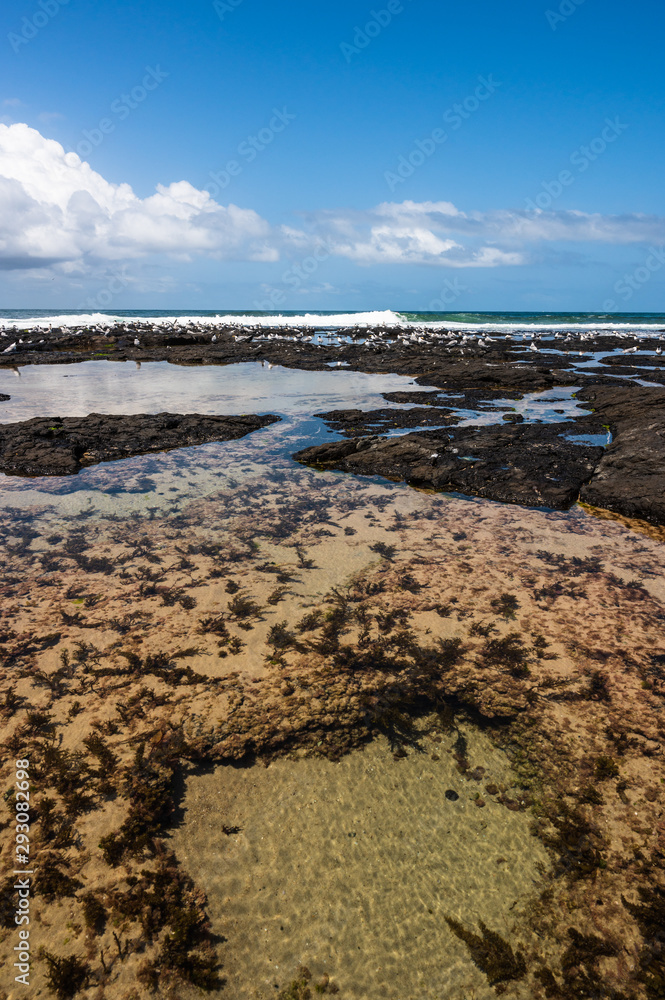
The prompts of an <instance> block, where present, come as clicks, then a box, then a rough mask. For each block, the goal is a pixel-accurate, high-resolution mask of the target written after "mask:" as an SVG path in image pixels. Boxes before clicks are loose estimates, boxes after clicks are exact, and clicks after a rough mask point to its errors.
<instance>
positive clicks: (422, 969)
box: [0, 438, 665, 1000]
mask: <svg viewBox="0 0 665 1000" xmlns="http://www.w3.org/2000/svg"><path fill="white" fill-rule="evenodd" d="M251 440H252V443H251V444H250V443H249V442H234V443H229V444H224V445H206V446H203V447H201V448H197V449H193V450H191V451H187V452H174V453H171V454H168V455H164V456H159V457H158V458H155V457H154V456H151V457H144V458H140V459H132V460H129V461H127V462H122V463H117V464H116V465H114V466H108V467H100V468H97V469H95V470H87V471H86V473H85V474H84V475H82V476H80V477H77V480H76V482H75V483H74V484H72V483H70V482H66V481H64V480H52V481H50V482H45V481H43V480H39V481H36V482H35V484H34V485H33V486H32V487H31V486H30V484H28V483H26V482H25V481H21V482H20V483H18V482H17V483H14V484H12V483H10V482H7V481H5V483H4V493H3V501H2V502H3V507H4V511H3V521H2V527H1V529H0V536H1V539H2V545H3V550H4V554H3V563H4V565H3V578H2V596H3V602H2V604H3V610H2V618H1V619H0V640H1V642H2V647H1V648H2V650H3V667H2V674H1V675H0V676H1V682H0V704H1V705H2V733H3V736H2V738H3V744H4V751H5V752H4V754H3V758H4V760H5V766H4V769H3V775H2V777H3V781H4V785H5V787H6V788H7V789H8V794H7V796H6V797H5V802H4V805H3V815H2V822H3V828H2V850H3V862H4V870H5V872H10V871H11V868H12V864H13V834H14V829H13V824H10V823H9V816H10V815H11V811H12V810H13V807H14V800H13V761H14V760H15V759H16V758H17V757H19V756H20V757H21V758H27V759H29V760H30V771H31V811H32V825H31V850H32V854H31V861H32V863H33V864H34V876H33V881H32V892H33V896H32V900H31V913H32V916H31V947H32V949H33V955H34V956H35V958H34V966H33V970H32V974H31V975H32V985H31V993H33V992H34V995H42V996H67V995H73V994H71V992H70V993H69V994H68V993H67V990H68V989H70V990H71V989H72V988H73V986H76V987H77V989H80V995H82V996H88V997H91V998H92V997H94V998H100V1000H101V998H102V997H108V998H110V1000H115V998H116V997H118V998H120V997H122V998H127V1000H129V998H139V997H143V996H144V995H145V996H147V995H148V994H149V993H150V991H151V990H152V991H155V990H156V991H157V995H160V996H174V997H183V998H187V997H189V996H195V995H200V993H199V987H204V988H206V989H209V990H210V991H211V992H212V994H213V995H214V996H220V997H228V998H229V1000H241V998H242V1000H245V998H267V997H269V996H274V997H280V998H284V1000H287V998H293V1000H298V998H304V997H306V996H307V991H308V990H309V991H310V993H311V995H318V993H321V994H326V993H333V992H334V991H335V990H339V995H340V996H341V997H349V998H353V1000H356V998H358V1000H359V998H361V997H364V998H367V1000H374V998H383V997H385V998H387V1000H411V998H413V1000H416V998H418V1000H420V998H427V1000H429V998H439V997H440V998H442V1000H444V998H445V1000H466V998H470V997H477V998H479V1000H480V998H484V997H491V996H493V995H495V993H499V994H501V993H503V994H504V995H506V996H514V997H524V998H527V997H541V996H542V997H569V996H570V997H595V996H598V997H612V996H614V997H616V998H619V997H632V996H634V997H643V996H650V997H657V996H661V995H663V994H662V993H658V992H657V990H658V989H660V985H659V984H662V983H663V954H662V947H661V943H660V937H659V934H660V933H661V931H660V926H661V925H662V921H661V920H660V915H662V913H663V911H664V909H665V904H664V903H663V852H664V850H665V824H664V823H663V805H662V803H663V780H664V776H665V771H664V769H663V759H662V752H661V745H662V740H663V735H664V734H663V721H662V698H663V694H664V693H665V650H664V649H663V623H664V621H665V580H664V579H663V573H662V566H663V553H664V550H665V546H664V545H663V532H662V531H661V530H659V529H655V528H647V527H646V526H644V525H639V524H630V523H627V522H624V521H622V520H621V519H616V518H614V519H607V518H602V517H599V516H595V514H594V512H591V511H588V510H582V509H581V508H576V509H574V510H573V511H571V512H569V513H560V512H556V513H550V512H546V511H542V510H530V509H523V508H517V507H510V506H505V505H499V504H494V503H490V502H485V501H471V500H467V499H462V498H456V497H448V496H440V495H434V494H427V493H419V492H416V491H414V490H411V489H408V488H407V487H404V486H395V485H392V484H388V483H385V482H381V481H378V480H370V479H351V478H346V477H343V476H340V475H335V474H330V473H316V472H313V471H310V470H306V469H299V468H296V467H294V466H293V464H292V463H291V462H289V461H288V460H287V459H281V460H280V459H278V458H276V457H273V459H272V464H271V466H270V469H267V468H266V466H265V464H264V465H262V464H261V462H260V460H259V457H258V456H259V453H260V445H259V443H258V442H257V441H256V440H255V439H254V438H252V439H251ZM596 513H597V512H596ZM11 886H12V879H11V878H10V877H9V876H7V878H6V879H5V885H4V887H3V904H4V913H3V918H4V922H5V930H4V931H2V937H1V938H0V960H2V962H3V963H4V971H3V972H2V973H0V976H2V977H4V978H2V979H0V983H1V988H2V989H3V990H4V995H5V996H6V997H18V996H25V995H26V993H25V988H24V987H21V986H16V985H15V984H14V982H13V975H12V973H11V968H10V965H11V959H10V957H9V956H10V955H11V954H12V949H13V948H14V945H15V943H16V930H15V928H14V922H13V915H14V906H15V898H14V897H13V895H12V888H11ZM66 962H69V963H70V964H69V965H67V964H66ZM61 982H64V983H65V985H64V986H61V985H59V983H61ZM67 983H68V984H69V986H67ZM599 984H600V985H599ZM594 990H595V991H596V992H594ZM599 990H600V991H601V992H598V991H599ZM317 991H318V992H317Z"/></svg>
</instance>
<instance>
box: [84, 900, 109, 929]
mask: <svg viewBox="0 0 665 1000" xmlns="http://www.w3.org/2000/svg"><path fill="white" fill-rule="evenodd" d="M79 899H80V900H81V903H82V904H83V919H84V920H85V926H86V927H87V928H88V930H90V931H92V932H93V934H103V933H104V927H105V924H106V917H107V910H106V907H105V906H104V904H103V903H102V902H101V900H99V899H98V898H97V896H95V894H94V892H84V893H83V895H81V896H80V897H79Z"/></svg>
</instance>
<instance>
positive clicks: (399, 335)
mask: <svg viewBox="0 0 665 1000" xmlns="http://www.w3.org/2000/svg"><path fill="white" fill-rule="evenodd" d="M211 325H212V324H210V323H202V322H200V321H197V320H193V319H181V318H177V319H175V320H171V321H164V322H161V323H155V322H154V321H149V322H140V321H139V322H136V321H134V322H130V323H127V324H118V323H106V324H105V323H93V324H89V325H81V326H72V327H71V328H66V329H67V333H68V334H69V335H70V336H74V337H75V336H80V335H81V334H84V333H85V334H88V335H90V334H93V335H97V336H102V337H108V336H109V335H113V336H114V337H116V336H122V335H130V336H131V335H132V334H134V338H133V343H134V346H135V347H141V339H140V338H141V336H146V335H155V334H156V335H165V334H166V335H168V334H173V333H176V332H179V333H181V334H189V335H193V336H208V335H210V342H211V343H213V344H215V343H217V341H218V333H219V334H226V335H228V336H230V337H232V339H233V340H234V341H235V342H236V343H244V342H248V341H252V342H254V343H261V342H271V341H278V342H282V343H297V344H302V345H304V344H309V345H313V346H325V347H328V348H330V347H342V346H344V345H347V344H358V345H362V346H365V347H367V348H369V349H373V350H382V349H383V348H384V347H386V346H389V345H396V344H399V345H401V346H409V345H412V344H429V345H431V346H435V345H436V346H440V347H444V348H448V349H453V348H456V349H459V351H460V353H464V350H465V349H468V350H474V349H478V348H480V349H493V348H494V347H495V345H500V346H499V349H500V347H501V346H507V345H508V344H511V345H515V346H520V345H521V346H523V347H525V348H526V344H527V343H528V345H529V346H528V350H529V351H530V352H532V353H533V354H538V353H540V352H541V351H545V352H548V351H551V350H552V349H554V350H557V349H560V348H562V349H563V350H564V351H565V350H567V349H569V348H570V346H571V345H575V347H577V348H579V346H581V345H582V344H584V343H585V342H590V341H594V340H595V339H597V338H598V337H599V336H600V337H608V338H612V339H613V340H615V339H616V340H617V341H618V342H619V343H620V341H621V340H626V339H627V340H630V341H631V342H632V343H631V345H630V346H628V347H625V348H623V349H622V353H623V354H635V353H637V352H638V351H642V352H644V351H645V348H644V346H640V344H639V343H637V344H636V343H635V342H636V341H639V340H640V339H641V338H640V337H639V335H638V334H636V333H631V332H625V331H618V330H617V331H607V330H598V331H594V330H590V331H584V332H577V331H567V332H565V331H557V332H554V331H551V332H550V331H542V330H541V331H538V332H534V331H533V330H524V331H513V332H511V333H506V334H501V335H496V334H495V336H490V335H489V333H486V332H482V331H478V332H461V331H451V330H446V329H432V328H431V327H413V326H412V327H378V328H377V327H369V325H365V324H359V325H356V326H353V327H347V328H339V329H336V328H330V327H328V328H326V327H320V328H318V329H312V328H306V329H299V328H296V327H286V328H282V327H280V328H278V329H275V328H273V329H272V330H271V329H270V328H266V327H265V326H264V325H262V324H243V325H242V326H241V327H240V326H239V327H236V328H235V330H236V332H234V327H231V326H229V325H228V322H226V321H225V324H224V327H220V328H219V329H218V332H214V333H212V334H211ZM12 332H13V333H14V336H16V334H17V333H19V332H20V333H23V334H24V335H25V336H26V337H27V336H29V337H30V338H31V339H24V338H23V337H18V338H17V339H16V340H14V341H13V342H12V343H11V344H9V345H8V346H7V347H5V348H4V349H2V350H0V353H1V354H13V353H15V352H16V351H17V350H19V348H27V347H30V346H33V345H35V346H39V345H41V344H44V343H45V341H46V337H50V336H51V335H52V334H53V333H54V332H55V333H58V334H61V333H62V329H61V328H59V327H57V328H55V330H54V329H53V326H52V324H51V323H49V324H48V325H44V326H39V325H37V326H33V327H31V328H30V329H29V330H20V331H19V330H18V329H17V328H16V325H14V327H13V331H12ZM664 332H665V331H662V332H661V331H659V334H660V336H659V337H658V339H657V340H656V338H655V337H654V336H653V335H651V336H650V337H649V340H650V341H653V342H654V347H653V349H652V350H650V351H648V353H655V354H657V355H661V354H662V351H663V343H665V337H664V336H663V333H664ZM9 336H10V335H9V333H8V332H7V330H6V329H0V337H2V338H8V337H9ZM40 337H41V339H38V338H40ZM33 338H34V339H33ZM619 343H617V350H618V349H619ZM590 346H591V345H590ZM649 346H651V344H650V345H649ZM579 353H582V352H581V351H580V352H579Z"/></svg>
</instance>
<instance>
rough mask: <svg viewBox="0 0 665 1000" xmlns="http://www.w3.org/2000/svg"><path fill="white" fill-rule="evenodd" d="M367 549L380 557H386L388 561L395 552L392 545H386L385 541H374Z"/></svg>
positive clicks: (393, 556)
mask: <svg viewBox="0 0 665 1000" xmlns="http://www.w3.org/2000/svg"><path fill="white" fill-rule="evenodd" d="M369 549H370V552H376V554H377V555H379V556H381V558H382V559H387V560H388V561H392V560H393V559H394V558H395V554H396V552H397V549H396V548H395V546H394V545H386V543H385V542H375V543H374V544H373V545H370V547H369Z"/></svg>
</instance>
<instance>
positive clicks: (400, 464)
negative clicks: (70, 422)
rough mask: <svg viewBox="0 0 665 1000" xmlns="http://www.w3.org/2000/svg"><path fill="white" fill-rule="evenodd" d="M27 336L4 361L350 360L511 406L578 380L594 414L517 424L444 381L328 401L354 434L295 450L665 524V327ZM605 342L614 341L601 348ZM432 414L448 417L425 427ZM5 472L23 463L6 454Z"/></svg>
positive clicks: (41, 332)
mask: <svg viewBox="0 0 665 1000" xmlns="http://www.w3.org/2000/svg"><path fill="white" fill-rule="evenodd" d="M14 336H15V337H16V339H15V340H14V339H12V338H11V335H10V334H9V333H7V331H5V335H4V340H3V343H7V344H8V346H7V348H5V349H4V350H3V351H2V353H0V367H14V368H16V367H18V366H22V365H32V364H55V363H60V364H62V363H76V362H81V361H87V360H97V361H99V360H109V361H113V360H116V361H127V360H134V361H142V362H145V361H155V362H157V361H162V362H163V361H168V362H170V363H172V364H178V365H187V366H190V365H229V364H236V363H239V362H264V363H268V364H273V365H283V366H285V367H288V368H295V369H300V370H307V371H329V370H330V368H331V367H334V366H340V365H341V366H344V369H345V370H346V371H359V372H364V373H368V374H379V373H382V374H385V373H393V374H398V375H406V376H409V377H411V378H412V379H414V381H415V382H416V383H417V384H418V385H421V386H429V387H431V386H437V387H439V388H440V389H441V390H442V394H444V393H445V394H448V395H450V394H455V395H456V396H458V397H461V398H462V402H458V400H455V401H454V403H455V407H454V408H459V407H461V406H466V407H470V408H473V409H478V408H480V409H482V410H484V411H487V410H492V409H496V410H499V409H501V407H497V406H496V401H497V400H499V399H503V400H505V399H506V398H507V397H508V398H510V399H520V398H522V397H523V396H524V395H525V394H526V393H530V392H539V391H544V390H549V389H554V388H556V387H561V388H562V389H564V390H566V391H568V392H569V391H570V390H571V389H574V390H575V392H576V396H577V398H578V399H579V400H583V401H585V402H587V403H588V404H589V408H590V409H593V413H591V414H588V413H587V414H584V413H582V414H581V415H580V416H579V417H575V418H574V419H573V420H571V421H570V422H569V423H561V422H558V423H548V422H547V421H543V422H531V423H524V424H522V423H521V422H520V418H519V416H514V417H512V416H511V415H510V414H504V419H505V420H506V422H507V425H506V426H502V425H499V426H487V427H476V428H470V427H455V426H454V425H455V424H457V423H458V422H459V421H458V419H457V418H456V416H455V414H454V413H453V412H452V411H453V407H451V406H450V405H448V404H449V403H450V402H451V400H450V399H447V398H445V397H443V398H441V397H442V394H436V393H431V392H424V391H421V392H418V391H414V392H412V393H392V394H388V395H387V396H386V399H387V401H388V402H392V403H395V402H399V403H411V404H416V406H415V407H414V408H412V409H408V410H407V409H406V408H404V409H386V410H385V411H384V410H381V411H378V410H377V411H374V412H373V413H370V414H368V413H362V412H361V411H344V410H342V411H336V412H333V413H327V414H323V415H322V416H323V417H324V419H325V420H326V422H327V423H328V426H329V427H330V428H331V429H333V430H336V431H339V432H340V433H342V434H343V435H344V437H345V440H343V441H339V442H334V443H327V444H325V445H321V446H319V447H318V448H308V449H305V450H303V451H301V452H298V453H297V455H296V456H294V457H296V458H297V460H298V461H304V462H307V463H309V464H311V465H314V466H320V467H325V468H331V469H340V470H343V471H347V472H354V473H357V474H363V475H381V476H386V477H388V478H392V479H399V480H406V481H408V482H410V483H413V484H414V485H418V486H422V487H428V488H432V489H438V490H453V491H459V492H462V493H468V494H472V495H477V496H482V497H486V498H489V499H495V500H501V501H508V502H513V503H521V504H526V505H542V506H548V507H553V508H557V509H563V508H566V507H568V506H570V505H571V504H573V503H575V502H576V501H577V500H583V501H585V502H587V503H590V504H593V505H594V506H598V507H603V508H605V509H607V510H610V511H613V512H615V513H618V514H621V515H623V516H626V517H632V518H640V519H643V520H645V521H648V522H650V523H651V524H656V525H662V524H665V499H664V498H665V405H664V404H665V389H663V388H661V385H663V384H665V360H664V358H663V356H662V354H658V353H657V352H656V347H657V346H658V341H656V340H654V338H653V337H651V338H645V337H642V338H640V337H638V336H625V335H624V336H621V337H619V336H617V335H615V336H610V335H608V334H606V333H603V334H598V335H590V334H588V333H587V334H580V333H579V332H578V333H575V332H570V333H568V334H565V333H564V332H561V333H557V334H556V335H555V336H554V337H552V336H547V337H545V336H542V337H532V338H531V339H530V340H527V338H525V337H522V336H521V335H508V336H506V337H502V338H495V339H492V338H487V337H485V338H483V337H480V338H477V339H473V338H471V339H470V340H469V338H466V337H461V335H458V334H454V333H451V334H449V335H446V334H445V331H437V333H436V335H433V334H431V332H430V333H428V332H427V331H421V332H420V333H414V332H412V331H410V330H405V329H404V328H397V329H390V328H382V329H375V330H372V331H369V330H367V329H363V330H359V329H358V328H352V329H349V330H338V331H335V332H334V334H331V333H327V334H326V333H322V334H313V333H312V331H311V330H297V329H284V328H277V327H276V328H275V329H268V328H259V327H256V328H246V329H243V328H240V327H231V326H229V327H215V326H209V327H206V326H204V325H202V324H198V325H191V324H190V325H189V326H178V325H177V324H171V325H170V326H159V327H156V326H154V325H153V324H150V323H139V322H132V323H127V324H124V325H114V326H108V327H102V326H97V327H90V328H81V329H79V330H72V329H69V328H60V329H54V330H45V329H37V330H31V331H24V332H23V333H21V332H18V331H17V332H15V334H14ZM603 352H612V353H611V354H610V355H609V356H607V357H600V358H598V357H596V355H599V354H602V353H603ZM640 352H649V353H648V356H647V355H645V353H640ZM594 362H596V363H594ZM645 382H646V383H647V384H644V383H645ZM397 397H400V398H397ZM423 403H424V404H425V406H424V407H423V406H422V404H423ZM503 409H505V407H503ZM423 426H424V427H430V428H437V429H432V430H428V431H424V432H423V431H421V430H420V428H421V427H423ZM395 427H399V428H411V427H413V428H414V433H411V434H407V435H405V436H404V437H401V438H400V439H399V440H395V439H391V438H389V437H383V436H381V434H382V432H383V431H386V430H388V429H391V430H394V428H395ZM441 428H444V430H442V429H441ZM606 430H609V432H610V433H611V435H612V442H611V444H610V445H609V447H607V448H606V449H603V448H601V447H593V446H589V445H586V444H584V443H573V442H571V441H569V440H567V438H566V437H564V436H562V435H569V436H570V435H580V434H585V435H587V434H594V435H596V434H601V433H603V432H605V431H606ZM5 433H7V432H6V431H5ZM377 433H378V434H379V436H377ZM368 435H369V436H370V437H371V440H370V437H368ZM215 439H218V438H215ZM202 440H211V438H210V437H204V438H203V439H202ZM187 443H189V444H194V443H201V442H200V441H197V440H193V439H192V440H189V439H188V441H187ZM177 446H179V445H178V444H175V445H167V447H177ZM143 450H153V448H146V449H143ZM137 453H140V451H136V450H134V451H127V454H137ZM117 457H122V456H121V455H118V456H117ZM464 459H466V460H464ZM97 460H102V459H97ZM72 462H73V460H72ZM41 467H43V466H41ZM18 468H19V467H18V466H17V469H18ZM39 468H40V466H39V463H37V464H36V465H35V469H39ZM72 468H74V465H72ZM3 471H11V470H10V469H9V468H8V466H7V464H6V463H5V465H4V467H3ZM28 474H39V473H38V472H33V473H28Z"/></svg>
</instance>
